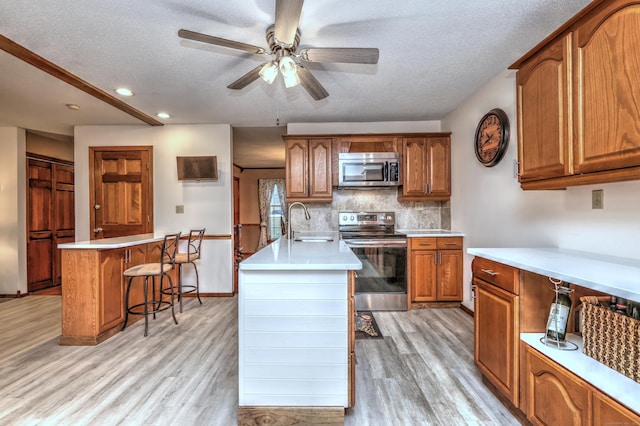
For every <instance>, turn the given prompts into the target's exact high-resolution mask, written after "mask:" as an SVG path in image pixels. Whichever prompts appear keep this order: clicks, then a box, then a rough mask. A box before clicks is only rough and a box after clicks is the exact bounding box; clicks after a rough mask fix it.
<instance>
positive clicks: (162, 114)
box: [156, 112, 171, 118]
mask: <svg viewBox="0 0 640 426" xmlns="http://www.w3.org/2000/svg"><path fill="white" fill-rule="evenodd" d="M156 117H158V118H171V116H170V115H169V114H167V113H166V112H159V113H157V114H156Z"/></svg>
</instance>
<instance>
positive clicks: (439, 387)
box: [0, 296, 518, 426]
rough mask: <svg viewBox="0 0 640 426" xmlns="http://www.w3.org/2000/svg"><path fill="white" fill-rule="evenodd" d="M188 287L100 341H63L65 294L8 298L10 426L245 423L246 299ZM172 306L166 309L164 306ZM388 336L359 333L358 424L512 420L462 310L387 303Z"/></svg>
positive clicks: (0, 403) (1, 384) (1, 371)
mask: <svg viewBox="0 0 640 426" xmlns="http://www.w3.org/2000/svg"><path fill="white" fill-rule="evenodd" d="M203 303H204V304H203V305H202V306H200V305H199V304H198V303H197V300H194V299H193V298H187V299H186V300H185V307H184V312H183V313H182V314H177V315H178V321H179V322H180V323H179V324H178V325H174V324H173V321H172V320H171V319H170V318H171V315H170V314H169V313H168V312H167V311H165V312H162V313H161V314H160V315H158V319H157V320H155V321H153V320H151V321H150V324H149V337H147V338H144V337H143V336H142V333H143V327H144V325H143V321H138V322H137V323H135V324H134V325H132V326H131V327H129V328H128V329H127V330H125V331H124V332H122V333H118V334H117V335H115V336H113V337H112V338H110V339H108V340H107V341H105V342H103V343H101V344H100V345H98V346H96V347H69V346H58V345H57V336H58V335H59V334H60V297H59V296H30V297H25V298H22V299H15V300H11V301H9V302H7V303H2V304H1V305H0V425H32V424H33V425H36V424H43V425H74V426H75V425H96V424H101V425H111V424H113V425H115V424H124V425H129V424H131V425H142V424H145V425H156V424H157V425H234V424H236V408H237V404H238V393H237V386H238V372H237V370H238V363H237V354H238V352H237V351H238V344H237V299H236V298H203ZM164 314H166V315H164ZM374 315H375V317H376V320H377V322H378V324H379V326H380V328H381V331H382V333H383V335H384V336H385V337H384V339H376V340H357V342H356V353H357V358H358V365H357V369H356V371H357V373H356V374H357V402H356V406H355V407H354V408H352V409H350V410H349V411H348V412H347V414H346V416H345V424H347V425H385V426H386V425H431V424H433V425H458V424H461V425H462V424H470V425H507V424H518V422H517V421H516V419H515V418H514V417H513V416H512V415H511V414H510V413H509V412H508V411H507V410H506V409H505V408H504V407H503V406H502V404H500V402H499V401H498V400H497V399H496V398H495V397H494V396H493V395H492V394H491V393H490V392H489V391H488V390H487V389H486V388H485V387H484V385H482V383H481V379H480V375H479V373H478V372H477V370H476V369H475V367H474V366H473V320H472V318H471V317H469V316H468V315H467V314H465V313H464V312H462V311H461V310H459V309H433V310H413V311H410V312H376V313H375V314H374Z"/></svg>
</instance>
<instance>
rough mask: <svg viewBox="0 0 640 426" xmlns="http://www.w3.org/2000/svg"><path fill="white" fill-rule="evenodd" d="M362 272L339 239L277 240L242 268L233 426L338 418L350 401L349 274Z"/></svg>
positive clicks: (333, 236)
mask: <svg viewBox="0 0 640 426" xmlns="http://www.w3.org/2000/svg"><path fill="white" fill-rule="evenodd" d="M361 268H362V263H361V262H360V261H359V260H358V258H357V257H356V256H355V255H354V254H353V253H352V251H351V249H349V247H347V246H346V244H345V243H344V242H343V241H342V240H340V239H339V238H338V235H337V233H333V234H328V235H325V236H309V237H308V238H298V239H297V240H289V239H287V238H284V237H283V238H281V239H279V240H277V241H275V242H274V243H273V244H271V245H269V246H267V247H265V248H264V249H262V250H260V251H259V252H257V253H256V254H254V255H253V256H251V257H250V258H248V259H246V260H245V261H243V262H242V263H240V268H239V275H238V343H239V354H238V355H239V360H238V367H239V371H238V373H239V383H238V391H239V407H238V422H239V424H242V422H243V421H247V422H249V421H250V419H257V418H261V419H263V420H264V419H265V418H270V419H271V420H274V421H275V420H277V419H278V418H279V417H286V418H288V419H292V418H294V419H296V420H298V421H299V422H300V423H305V424H313V423H318V422H320V423H324V424H326V423H328V422H329V423H331V422H334V421H338V422H339V421H340V420H341V419H343V418H344V409H345V408H348V407H350V406H352V405H353V404H354V401H355V353H354V348H355V344H354V338H355V331H354V324H353V321H354V309H355V304H354V274H355V271H356V270H359V269H361ZM265 416H266V417H265Z"/></svg>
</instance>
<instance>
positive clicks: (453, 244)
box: [444, 243, 458, 246]
mask: <svg viewBox="0 0 640 426" xmlns="http://www.w3.org/2000/svg"><path fill="white" fill-rule="evenodd" d="M444 245H445V246H457V245H458V243H444Z"/></svg>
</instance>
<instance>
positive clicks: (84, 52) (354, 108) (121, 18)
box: [0, 0, 589, 134]
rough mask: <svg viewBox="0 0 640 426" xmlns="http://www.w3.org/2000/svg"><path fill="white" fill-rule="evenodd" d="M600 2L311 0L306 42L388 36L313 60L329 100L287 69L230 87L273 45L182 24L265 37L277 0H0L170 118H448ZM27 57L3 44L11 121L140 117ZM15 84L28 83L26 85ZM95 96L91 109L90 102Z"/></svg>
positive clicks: (61, 61) (55, 44)
mask: <svg viewBox="0 0 640 426" xmlns="http://www.w3.org/2000/svg"><path fill="white" fill-rule="evenodd" d="M588 3H589V1H587V0H483V1H469V0H431V1H427V0H401V1H397V0H395V1H393V0H378V1H372V0H349V1H344V0H307V1H306V2H305V4H304V6H303V9H302V17H301V21H300V26H299V27H300V31H301V33H302V36H301V42H300V48H302V47H377V48H379V49H380V59H379V63H378V64H377V65H358V64H309V65H308V68H309V69H310V70H311V71H312V72H313V74H314V76H315V77H316V78H317V79H318V80H319V81H320V83H321V84H322V85H323V86H324V87H325V88H326V90H327V91H328V92H329V97H328V98H326V99H323V100H321V101H314V100H313V99H312V98H311V97H310V96H309V95H308V94H307V93H306V92H305V91H304V89H303V88H302V87H295V88H291V89H285V88H284V85H283V84H282V82H281V80H280V79H279V80H278V82H277V83H274V84H273V85H271V86H269V85H267V84H266V83H264V82H263V81H262V80H257V81H255V82H253V83H251V84H250V85H249V86H248V87H246V88H245V89H243V90H241V91H235V90H230V89H227V88H226V86H227V85H228V84H229V83H231V82H233V81H235V80H236V79H237V78H238V77H240V76H241V75H243V74H245V73H246V72H248V71H249V70H251V69H253V68H254V67H256V66H257V65H258V64H260V63H262V62H264V60H265V58H263V57H261V56H259V55H250V54H247V53H244V52H240V51H236V50H231V49H227V48H223V47H218V46H211V45H205V44H202V43H196V42H193V41H189V40H183V39H181V38H179V37H178V35H177V32H178V30H179V29H180V28H186V29H190V30H193V31H198V32H202V33H206V34H211V35H215V36H218V37H223V38H227V39H232V40H237V41H242V42H245V43H250V44H254V45H258V46H264V47H267V46H266V40H265V30H266V28H267V27H268V26H269V25H271V24H272V23H273V21H274V8H275V1H274V0H246V1H220V0H136V1H131V0H109V1H101V2H98V1H92V2H78V1H75V0H29V1H15V0H0V32H1V33H2V34H3V35H4V36H5V37H8V38H9V39H11V40H13V41H15V42H16V43H18V44H20V45H22V46H24V47H26V48H27V49H29V50H32V51H34V52H35V53H37V54H39V55H41V56H43V57H44V58H46V59H48V60H49V61H51V62H53V63H55V64H57V65H59V66H61V67H62V68H64V69H66V70H68V71H70V72H71V73H74V74H76V75H77V76H79V77H80V78H82V79H84V80H86V81H88V82H89V83H91V84H93V85H95V86H97V87H99V88H101V89H103V90H105V91H107V92H109V93H114V92H113V89H115V88H116V87H119V86H126V87H129V88H131V89H132V90H133V91H134V92H135V93H136V96H135V97H133V98H127V99H124V100H125V102H127V103H129V104H130V105H132V106H133V107H135V108H137V109H139V110H141V111H142V112H144V113H146V114H148V115H154V114H155V113H156V112H158V111H161V110H162V111H167V112H169V113H171V114H172V115H173V118H171V119H170V120H167V123H230V124H232V125H233V126H236V127H243V126H263V127H265V126H275V124H276V119H277V118H279V120H280V124H281V125H284V124H286V123H290V122H349V121H354V122H357V121H359V122H361V121H411V120H438V119H441V118H442V117H443V116H444V115H446V114H447V113H448V112H450V111H452V110H453V109H455V108H456V107H457V106H458V105H459V104H460V103H461V102H462V101H464V100H465V99H466V98H467V97H468V96H470V95H471V94H473V93H474V92H476V91H477V90H478V89H479V88H480V87H482V85H483V84H485V83H486V82H487V81H488V80H489V79H491V78H492V77H494V76H495V75H497V74H498V73H499V72H500V71H502V70H504V69H505V68H506V67H508V66H509V65H510V64H511V63H513V62H514V61H515V60H517V59H518V58H519V57H520V56H522V55H523V54H524V53H526V52H527V51H528V50H529V49H530V48H532V47H533V46H535V45H536V44H537V43H538V42H540V41H541V40H542V39H543V38H545V37H546V36H547V35H549V34H550V33H551V32H553V31H554V30H555V29H556V28H557V27H559V26H560V25H561V24H562V23H564V22H565V21H566V20H568V19H569V18H570V17H572V16H573V15H574V14H576V13H577V12H578V11H579V10H580V9H582V8H583V7H584V6H586V5H587V4H588ZM299 50H300V49H299ZM15 62H16V61H15V59H13V58H10V57H8V55H7V54H6V53H2V54H1V55H0V89H1V90H2V97H1V98H2V99H1V100H0V104H2V105H0V125H20V126H21V127H27V128H33V129H36V130H42V131H53V132H57V133H63V132H64V133H67V134H70V132H71V128H72V126H73V125H75V124H116V123H118V122H122V123H127V124H130V123H131V122H137V120H135V119H132V118H130V117H128V116H126V115H124V114H123V113H120V112H117V111H114V110H113V108H112V107H109V106H103V107H102V110H96V109H95V108H96V106H95V105H93V104H94V102H95V101H91V100H87V99H82V97H83V96H84V95H78V91H77V89H71V88H69V94H68V95H67V96H68V97H64V95H63V94H62V93H60V90H61V89H60V86H64V85H65V84H64V83H57V84H56V83H55V82H52V81H51V77H44V78H45V79H48V80H49V81H47V82H46V86H40V85H39V83H38V82H36V81H35V80H38V78H39V77H38V74H37V73H34V75H33V76H31V77H30V76H29V75H30V74H29V72H28V71H26V70H25V69H24V68H26V67H25V66H24V65H23V66H20V65H18V64H16V63H15ZM16 72H17V73H18V74H15V73H16ZM44 87H46V88H44ZM49 87H51V89H50V90H49V89H48V88H49ZM16 88H24V89H25V90H26V91H25V92H24V93H25V94H24V96H23V97H21V94H20V93H19V92H18V93H17V92H16V91H15V89H16ZM5 92H7V93H9V92H11V97H9V96H6V97H5ZM34 92H36V93H34ZM71 93H75V95H72V94H71ZM73 96H75V98H74V99H73V102H74V103H79V104H81V106H82V107H83V110H82V111H81V112H80V113H79V114H76V115H75V116H74V115H71V116H70V117H69V115H70V114H69V113H68V111H65V110H62V109H61V110H59V111H58V110H55V108H60V105H62V106H64V104H65V103H70V101H69V100H68V99H69V98H71V97H73ZM16 98H18V99H16ZM21 99H22V100H21ZM7 100H10V102H11V106H10V107H7V105H6V103H7ZM38 102H41V105H40V106H39V107H34V103H35V104H37V103H38ZM85 106H86V108H88V109H89V110H90V111H92V114H93V115H85ZM45 107H46V108H51V112H50V113H49V114H47V113H46V111H43V109H46V108H45ZM6 111H11V114H9V115H5V112H6ZM61 111H62V112H61ZM96 112H103V113H104V116H96V114H95V113H96ZM80 117H82V118H80ZM74 120H76V121H74Z"/></svg>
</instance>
